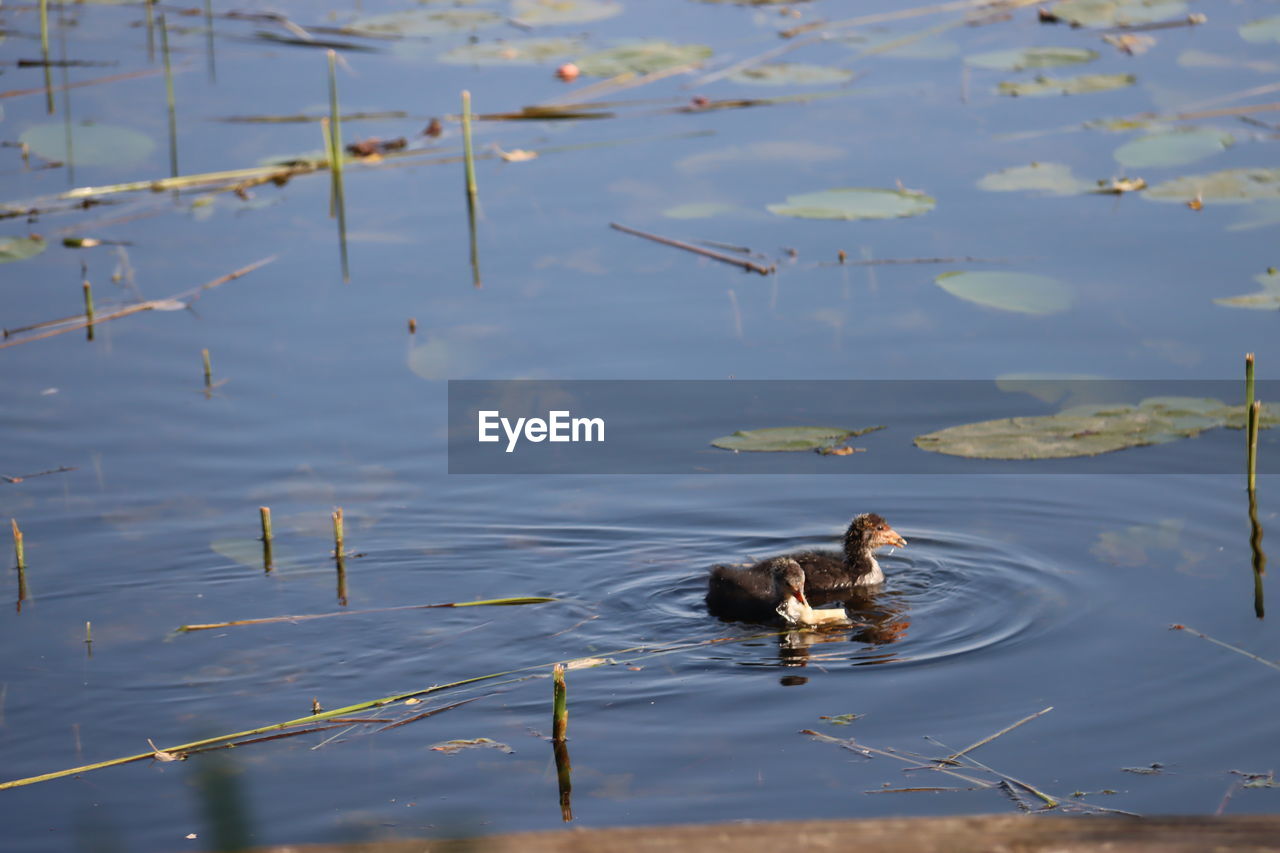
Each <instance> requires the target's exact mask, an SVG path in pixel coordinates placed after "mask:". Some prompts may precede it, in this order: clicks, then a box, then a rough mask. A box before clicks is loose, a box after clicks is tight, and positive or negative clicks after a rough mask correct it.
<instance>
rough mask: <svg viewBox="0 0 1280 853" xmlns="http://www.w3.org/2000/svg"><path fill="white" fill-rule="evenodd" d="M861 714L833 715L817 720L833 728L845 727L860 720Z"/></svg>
mask: <svg viewBox="0 0 1280 853" xmlns="http://www.w3.org/2000/svg"><path fill="white" fill-rule="evenodd" d="M863 716H864V715H863V714H833V715H831V716H822V717H818V719H819V720H826V721H827V722H828V723H830V724H831V725H833V726H847V725H849V724H850V723H852V722H853V721H854V720H860V719H862V717H863Z"/></svg>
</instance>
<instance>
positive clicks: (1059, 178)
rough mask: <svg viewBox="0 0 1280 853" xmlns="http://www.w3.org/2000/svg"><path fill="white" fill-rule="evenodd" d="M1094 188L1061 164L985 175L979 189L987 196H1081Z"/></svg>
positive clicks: (1035, 165)
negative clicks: (1024, 193)
mask: <svg viewBox="0 0 1280 853" xmlns="http://www.w3.org/2000/svg"><path fill="white" fill-rule="evenodd" d="M1093 187H1094V185H1093V184H1091V183H1090V182H1089V181H1086V180H1083V179H1081V178H1077V177H1076V176H1075V175H1073V174H1071V167H1069V166H1066V165H1064V164H1062V163H1031V164H1029V165H1026V166H1010V167H1009V168H1008V169H1001V170H1000V171H999V172H992V173H991V174H989V175H983V176H982V179H981V180H979V181H978V189H983V190H986V191H987V192H997V193H1004V192H1039V193H1041V194H1042V195H1079V194H1080V193H1084V192H1088V191H1089V190H1092V189H1093Z"/></svg>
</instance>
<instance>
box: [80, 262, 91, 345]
mask: <svg viewBox="0 0 1280 853" xmlns="http://www.w3.org/2000/svg"><path fill="white" fill-rule="evenodd" d="M81 275H82V276H84V278H83V279H82V280H81V282H80V287H81V289H83V290H84V322H85V329H86V332H85V335H86V336H87V337H88V339H89V340H93V285H91V284H89V278H88V274H87V272H86V271H85V268H84V267H81Z"/></svg>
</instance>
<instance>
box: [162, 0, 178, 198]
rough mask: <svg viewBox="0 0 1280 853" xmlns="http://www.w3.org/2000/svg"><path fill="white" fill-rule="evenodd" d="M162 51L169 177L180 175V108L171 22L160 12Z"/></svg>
mask: <svg viewBox="0 0 1280 853" xmlns="http://www.w3.org/2000/svg"><path fill="white" fill-rule="evenodd" d="M160 53H161V54H162V55H163V56H164V97H165V106H166V107H167V108H168V111H169V177H171V178H176V177H178V108H177V104H176V102H175V99H174V97H173V65H172V64H171V63H170V61H169V24H168V23H167V22H166V21H165V17H164V13H163V12H161V13H160Z"/></svg>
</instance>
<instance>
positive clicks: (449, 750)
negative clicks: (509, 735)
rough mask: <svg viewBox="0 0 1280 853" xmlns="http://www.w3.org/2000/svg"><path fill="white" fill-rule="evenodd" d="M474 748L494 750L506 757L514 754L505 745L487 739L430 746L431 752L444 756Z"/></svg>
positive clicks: (446, 742)
mask: <svg viewBox="0 0 1280 853" xmlns="http://www.w3.org/2000/svg"><path fill="white" fill-rule="evenodd" d="M474 747H486V748H488V749H496V750H498V751H499V752H505V753H507V754H508V755H510V754H511V753H513V752H515V750H514V749H512V748H511V747H509V746H507V745H506V744H505V743H499V742H498V741H496V740H493V739H492V738H487V737H473V738H466V739H460V740H446V741H441V742H440V743H436V744H432V745H431V749H432V750H434V751H435V752H443V753H445V754H446V755H452V754H453V753H455V752H458V751H460V750H463V749H472V748H474Z"/></svg>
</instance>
